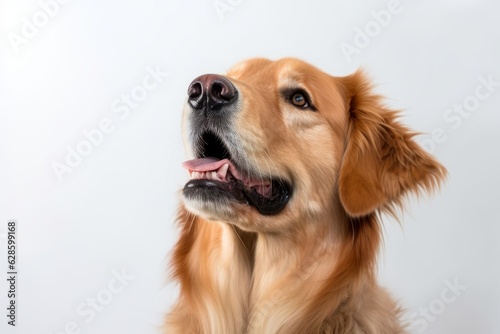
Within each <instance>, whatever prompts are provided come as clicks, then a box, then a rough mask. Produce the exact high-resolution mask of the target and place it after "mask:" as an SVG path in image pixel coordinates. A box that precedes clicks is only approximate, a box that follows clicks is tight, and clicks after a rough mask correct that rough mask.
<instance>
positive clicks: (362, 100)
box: [338, 72, 446, 217]
mask: <svg viewBox="0 0 500 334" xmlns="http://www.w3.org/2000/svg"><path fill="white" fill-rule="evenodd" d="M343 80H344V85H345V92H346V99H347V104H346V105H347V106H348V112H349V122H350V124H349V131H348V135H347V139H346V147H345V152H344V156H343V159H342V163H341V167H340V174H339V183H338V189H339V195H340V200H341V203H342V205H343V207H344V209H345V210H346V212H347V213H348V214H349V215H350V216H352V217H360V216H364V215H367V214H370V213H372V212H375V211H376V210H384V209H386V210H389V211H392V208H393V207H394V205H401V203H402V199H403V198H404V195H406V194H408V193H411V192H413V193H417V194H418V193H420V192H421V191H424V192H430V191H432V190H433V189H434V188H436V187H438V186H439V183H440V182H441V181H442V180H443V179H444V177H445V175H446V169H445V168H444V167H443V166H442V165H440V164H439V163H438V162H437V161H436V160H434V158H433V157H432V156H430V155H429V154H428V153H427V152H425V151H424V150H423V149H422V148H421V147H420V146H419V145H418V144H417V143H416V142H415V141H414V140H413V139H412V137H413V136H414V135H415V133H413V132H411V131H410V130H409V129H408V128H406V127H405V126H403V125H401V124H400V123H399V122H398V121H397V112H396V111H392V110H389V109H387V108H385V107H384V106H383V105H382V104H381V102H380V100H381V98H380V96H377V95H374V94H372V93H371V86H370V85H369V84H368V82H367V81H366V79H365V78H364V76H363V74H362V73H360V72H356V73H355V74H353V75H351V76H348V77H345V78H343Z"/></svg>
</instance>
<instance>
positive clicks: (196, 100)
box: [188, 74, 238, 110]
mask: <svg viewBox="0 0 500 334" xmlns="http://www.w3.org/2000/svg"><path fill="white" fill-rule="evenodd" d="M237 95H238V91H237V90H236V87H234V85H233V84H232V83H231V81H229V79H227V78H225V77H223V76H222V75H217V74H204V75H201V76H199V77H197V78H196V79H194V80H193V82H191V84H190V85H189V88H188V96H189V98H188V102H189V104H190V105H191V106H192V107H193V108H194V109H197V110H201V109H208V110H217V109H220V108H222V107H223V106H224V105H227V104H229V103H231V102H232V101H234V100H235V99H236V97H237Z"/></svg>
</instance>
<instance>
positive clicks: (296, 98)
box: [292, 93, 309, 108]
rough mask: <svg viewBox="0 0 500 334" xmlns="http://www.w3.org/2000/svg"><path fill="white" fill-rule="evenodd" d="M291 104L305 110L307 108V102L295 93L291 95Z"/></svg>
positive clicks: (299, 94) (303, 97)
mask: <svg viewBox="0 0 500 334" xmlns="http://www.w3.org/2000/svg"><path fill="white" fill-rule="evenodd" d="M292 103H293V105H294V106H297V107H300V108H307V107H309V105H308V103H307V100H306V98H305V96H304V95H302V94H301V93H295V94H293V95H292Z"/></svg>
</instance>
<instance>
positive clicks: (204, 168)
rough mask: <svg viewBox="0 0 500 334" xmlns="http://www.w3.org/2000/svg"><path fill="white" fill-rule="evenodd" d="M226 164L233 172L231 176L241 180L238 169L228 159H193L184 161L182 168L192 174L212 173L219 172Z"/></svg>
mask: <svg viewBox="0 0 500 334" xmlns="http://www.w3.org/2000/svg"><path fill="white" fill-rule="evenodd" d="M225 164H227V165H228V166H229V171H230V172H231V174H233V176H234V177H235V178H237V179H241V177H240V176H239V174H238V172H237V171H236V167H235V166H234V165H233V163H232V162H231V161H229V160H228V159H223V160H219V159H217V158H201V159H193V160H188V161H184V162H183V163H182V167H184V168H186V169H187V170H189V171H192V172H211V171H216V170H218V169H219V168H221V167H222V166H224V165H225Z"/></svg>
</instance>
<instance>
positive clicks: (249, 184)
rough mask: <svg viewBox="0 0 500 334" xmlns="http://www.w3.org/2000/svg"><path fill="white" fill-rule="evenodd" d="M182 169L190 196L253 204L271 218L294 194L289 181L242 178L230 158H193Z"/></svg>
mask: <svg viewBox="0 0 500 334" xmlns="http://www.w3.org/2000/svg"><path fill="white" fill-rule="evenodd" d="M183 167H184V168H186V169H187V170H188V171H189V175H190V177H191V180H190V181H189V182H188V183H186V185H185V187H184V195H186V196H187V197H191V196H193V195H194V196H197V197H199V198H202V199H203V200H204V201H212V200H214V198H215V197H216V196H223V197H226V198H229V199H235V200H237V201H239V202H242V203H244V204H249V205H252V206H254V207H255V208H256V209H257V210H258V211H259V212H260V213H261V214H263V215H272V214H277V213H279V212H281V211H282V210H283V209H284V208H285V206H286V204H287V203H288V201H289V199H290V196H291V194H292V187H291V185H290V184H289V183H288V182H286V181H283V180H281V179H277V178H269V179H261V178H258V179H252V178H249V177H245V176H242V174H241V173H239V172H238V170H237V168H236V166H234V164H233V163H232V162H231V161H230V160H228V159H223V160H219V159H217V158H201V159H193V160H189V161H186V162H184V163H183Z"/></svg>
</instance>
